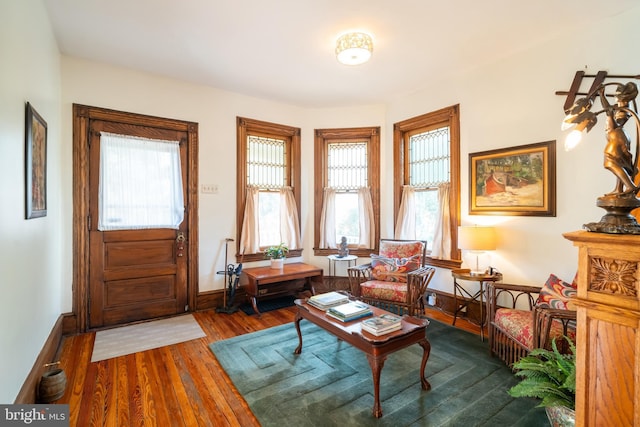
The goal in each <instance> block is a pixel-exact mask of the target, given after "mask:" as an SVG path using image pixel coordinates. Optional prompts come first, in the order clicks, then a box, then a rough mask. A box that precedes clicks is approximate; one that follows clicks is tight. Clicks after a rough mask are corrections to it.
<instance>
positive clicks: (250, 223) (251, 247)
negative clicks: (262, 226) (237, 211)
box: [240, 186, 260, 254]
mask: <svg viewBox="0 0 640 427" xmlns="http://www.w3.org/2000/svg"><path fill="white" fill-rule="evenodd" d="M258 197H259V190H258V188H257V187H253V186H249V187H247V199H246V200H245V204H244V219H243V220H242V230H241V231H240V253H241V254H244V253H247V254H255V253H258V252H260V230H259V228H258Z"/></svg>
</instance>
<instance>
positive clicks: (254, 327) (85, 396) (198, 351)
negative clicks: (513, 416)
mask: <svg viewBox="0 0 640 427" xmlns="http://www.w3.org/2000/svg"><path fill="white" fill-rule="evenodd" d="M294 315H295V308H293V307H290V308H285V309H280V310H276V311H271V312H267V313H263V314H262V317H261V318H257V317H255V316H247V315H246V314H244V313H243V312H237V313H234V314H231V315H228V314H218V313H216V312H215V311H214V310H208V311H203V312H197V313H194V317H195V318H196V320H197V321H198V323H199V324H200V326H201V327H202V329H203V330H204V332H205V333H206V334H207V335H206V337H204V338H200V339H197V340H192V341H188V342H184V343H180V344H175V345H172V346H167V347H162V348H158V349H154V350H148V351H145V352H141V353H135V354H131V355H127V356H121V357H117V358H113V359H108V360H104V361H100V362H95V363H91V362H90V360H91V352H92V349H93V342H94V339H95V333H86V334H82V335H76V336H71V337H65V338H64V340H63V343H62V347H61V350H60V359H59V360H60V361H61V367H62V368H63V369H64V371H65V373H66V376H67V389H66V391H65V395H64V396H63V397H62V398H61V399H60V400H58V401H57V402H56V403H68V404H69V406H70V425H71V426H82V427H85V426H118V427H119V426H134V425H135V426H143V425H144V426H162V427H164V426H216V427H218V426H242V427H247V426H259V425H260V423H259V422H258V421H257V420H256V418H255V417H254V416H253V414H252V412H251V410H250V409H249V407H248V406H247V404H246V403H245V401H244V399H243V398H242V397H241V396H240V395H239V394H238V392H237V391H236V389H235V387H234V386H233V384H232V383H231V382H230V380H229V378H228V377H227V374H226V373H225V372H224V370H223V369H222V368H221V367H220V364H219V363H218V361H217V360H216V358H215V357H214V356H213V354H212V353H211V351H210V350H209V348H208V345H209V344H210V343H211V342H214V341H218V340H223V339H227V338H231V337H234V336H237V335H242V334H246V333H250V332H254V331H258V330H261V329H266V328H270V327H272V326H277V325H281V324H285V323H289V322H292V321H293V319H294ZM426 315H427V316H428V317H430V318H433V319H438V320H441V321H443V322H445V323H451V319H452V318H451V316H448V315H447V314H445V313H442V312H440V311H439V310H427V313H426ZM456 326H457V327H460V328H462V329H466V330H468V331H471V332H474V333H479V328H478V327H477V326H475V325H472V324H470V323H468V322H466V321H465V320H464V319H459V320H458V322H457V323H456Z"/></svg>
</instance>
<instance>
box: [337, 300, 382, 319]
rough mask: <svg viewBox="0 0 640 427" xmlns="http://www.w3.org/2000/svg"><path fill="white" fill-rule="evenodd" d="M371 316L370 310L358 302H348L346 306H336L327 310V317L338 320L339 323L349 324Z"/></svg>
mask: <svg viewBox="0 0 640 427" xmlns="http://www.w3.org/2000/svg"><path fill="white" fill-rule="evenodd" d="M372 314H373V312H372V311H371V308H370V307H369V306H368V305H367V304H365V303H363V302H360V301H349V302H348V303H346V304H342V305H337V306H335V307H331V308H330V309H329V310H327V316H330V317H333V318H334V319H338V320H340V321H341V322H350V321H352V320H356V319H359V318H361V317H366V316H371V315H372Z"/></svg>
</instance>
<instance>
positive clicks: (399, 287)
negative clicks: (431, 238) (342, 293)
mask: <svg viewBox="0 0 640 427" xmlns="http://www.w3.org/2000/svg"><path fill="white" fill-rule="evenodd" d="M426 253H427V242H425V241H422V240H390V239H381V240H380V252H379V253H378V254H371V262H370V263H368V264H363V265H358V266H355V267H351V268H349V269H348V270H347V271H348V274H349V286H350V288H351V293H352V294H353V296H354V297H356V298H358V299H360V300H362V301H364V302H366V303H368V304H371V305H375V306H378V307H381V308H387V309H391V310H392V311H395V312H396V313H398V314H403V313H408V314H409V315H411V316H414V315H416V314H418V312H420V313H423V311H424V310H423V309H424V298H423V296H424V293H425V291H426V289H427V286H428V285H429V282H430V281H431V278H432V277H433V275H434V273H435V269H434V268H433V267H426V266H425V260H426ZM421 310H422V311H421Z"/></svg>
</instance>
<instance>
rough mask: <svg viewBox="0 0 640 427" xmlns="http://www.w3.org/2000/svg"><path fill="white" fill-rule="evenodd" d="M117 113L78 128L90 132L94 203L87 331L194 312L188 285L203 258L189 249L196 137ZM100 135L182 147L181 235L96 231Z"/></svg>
mask: <svg viewBox="0 0 640 427" xmlns="http://www.w3.org/2000/svg"><path fill="white" fill-rule="evenodd" d="M79 107H80V106H74V108H79ZM86 108H93V107H86ZM90 111H91V110H90ZM100 111H104V110H100ZM106 113H109V110H106ZM112 113H114V112H112ZM114 114H115V115H109V114H107V115H106V116H103V115H101V114H97V115H95V117H94V118H92V119H91V120H89V122H87V123H86V126H87V128H86V129H85V130H80V129H75V128H74V132H75V131H76V130H77V131H86V132H87V142H88V144H87V147H88V149H87V151H86V160H87V163H86V166H87V167H86V169H87V170H86V171H85V172H86V174H85V176H86V177H87V187H86V189H87V195H88V201H87V203H86V204H84V205H83V206H84V208H86V211H87V213H88V214H87V217H86V226H87V233H86V237H87V241H86V243H88V244H87V246H86V248H87V250H88V256H87V257H83V259H85V260H86V261H87V264H86V265H85V267H86V271H85V272H86V279H87V284H86V286H85V287H84V292H82V294H86V296H87V300H86V301H82V302H80V304H78V305H79V307H80V308H81V311H82V307H84V309H85V310H86V311H85V316H86V321H85V322H84V325H86V328H88V329H96V328H102V327H107V326H113V325H118V324H123V323H129V322H133V321H139V320H146V319H152V318H158V317H165V316H170V315H175V314H179V313H183V312H185V311H188V310H189V309H190V301H193V295H192V294H193V292H190V289H191V288H192V286H191V287H190V286H189V278H190V277H191V278H193V276H194V274H196V273H195V272H194V267H195V266H197V264H196V263H195V262H193V260H192V259H191V257H194V256H196V257H197V253H194V252H195V250H194V245H192V244H190V242H189V240H190V239H191V238H193V237H194V234H195V233H194V230H191V228H192V227H193V224H194V222H193V218H191V216H194V213H193V210H192V209H189V208H188V204H189V203H190V201H191V202H193V198H192V197H193V192H192V191H190V188H192V187H193V182H192V180H193V173H194V171H193V170H192V166H193V162H192V161H191V162H190V161H189V160H190V156H191V155H192V153H190V150H189V148H190V146H191V145H192V144H190V142H192V140H193V136H192V135H190V132H189V131H188V129H183V128H181V127H180V126H178V128H176V126H175V125H174V121H171V120H169V123H168V125H167V126H166V127H163V125H162V119H154V118H149V117H146V116H139V115H133V114H129V113H117V112H116V113H114ZM101 132H109V133H113V134H118V135H127V136H135V137H144V138H150V139H159V140H169V141H180V163H181V171H182V181H183V194H184V202H185V214H184V215H185V216H184V220H183V221H182V223H181V224H180V225H179V228H178V229H172V228H151V229H141V230H136V229H126V230H112V231H100V230H99V229H98V221H99V217H100V213H99V211H98V192H99V184H100V173H99V171H100V150H101V142H100V135H101ZM74 139H75V135H74ZM189 194H191V196H192V197H189ZM196 194H197V193H196ZM167 197H168V195H167ZM83 206H80V207H79V208H80V209H82V208H83ZM76 208H78V207H76ZM76 229H77V228H76ZM196 240H197V239H196ZM81 288H82V286H81ZM80 317H82V316H80ZM79 326H80V330H82V329H84V328H83V327H82V326H83V321H82V319H80V325H79Z"/></svg>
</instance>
